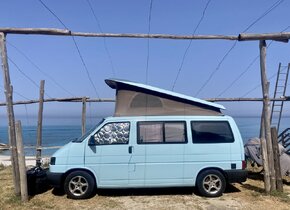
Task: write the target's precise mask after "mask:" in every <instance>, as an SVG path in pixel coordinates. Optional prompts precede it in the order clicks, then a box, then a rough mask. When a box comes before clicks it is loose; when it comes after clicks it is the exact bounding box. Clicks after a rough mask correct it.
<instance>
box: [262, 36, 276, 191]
mask: <svg viewBox="0 0 290 210" xmlns="http://www.w3.org/2000/svg"><path fill="white" fill-rule="evenodd" d="M260 68H261V84H262V94H263V112H264V126H265V139H266V144H267V152H268V161H269V162H268V165H269V174H270V183H271V191H273V190H276V176H275V169H274V158H273V149H272V140H271V123H270V117H271V116H270V100H269V84H268V81H267V75H266V41H265V40H261V41H260Z"/></svg>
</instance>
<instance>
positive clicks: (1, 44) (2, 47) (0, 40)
mask: <svg viewBox="0 0 290 210" xmlns="http://www.w3.org/2000/svg"><path fill="white" fill-rule="evenodd" d="M0 53H1V60H2V70H3V79H4V93H5V97H6V108H7V115H8V136H9V144H10V148H11V165H12V176H13V183H14V192H15V194H16V195H20V186H19V182H20V177H19V170H18V168H19V166H18V157H17V147H16V134H15V118H14V109H13V87H12V85H11V81H10V74H9V66H8V60H7V58H8V56H7V49H6V37H5V34H3V33H0Z"/></svg>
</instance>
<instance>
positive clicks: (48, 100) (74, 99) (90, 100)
mask: <svg viewBox="0 0 290 210" xmlns="http://www.w3.org/2000/svg"><path fill="white" fill-rule="evenodd" d="M82 98H83V97H72V98H47V99H43V102H82ZM87 102H115V99H111V98H99V99H89V98H87ZM36 103H39V100H37V99H36V100H27V101H15V102H14V103H13V105H23V104H36ZM0 106H6V102H0Z"/></svg>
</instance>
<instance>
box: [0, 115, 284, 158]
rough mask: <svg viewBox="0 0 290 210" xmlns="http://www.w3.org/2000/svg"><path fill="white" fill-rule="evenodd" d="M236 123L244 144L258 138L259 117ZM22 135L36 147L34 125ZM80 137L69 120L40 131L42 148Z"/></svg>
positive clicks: (0, 129) (0, 139) (1, 135)
mask: <svg viewBox="0 0 290 210" xmlns="http://www.w3.org/2000/svg"><path fill="white" fill-rule="evenodd" d="M233 118H234V120H235V121H236V123H237V125H238V127H239V130H240V132H241V135H242V138H243V141H244V143H245V142H247V140H248V139H250V138H252V137H258V136H259V132H260V121H261V118H260V117H253V116H250V117H245V116H242V117H233ZM100 120H101V118H96V119H93V120H90V122H89V123H87V126H86V130H89V129H90V128H92V127H93V126H94V125H96V124H97V123H98V122H99V121H100ZM280 127H281V128H280V131H283V130H284V129H285V128H288V127H290V117H285V118H282V119H281V123H280ZM22 135H23V142H24V146H26V147H33V146H35V145H36V136H37V127H36V125H31V124H30V125H23V126H22ZM80 136H81V124H80V120H77V121H76V120H75V119H73V120H71V121H70V120H69V119H66V120H65V121H63V122H59V121H58V123H57V124H49V125H43V129H42V146H43V147H50V146H63V145H65V144H67V143H68V142H70V141H72V140H73V139H76V138H78V137H80ZM0 143H6V144H8V129H7V126H3V125H2V126H0ZM56 150H57V149H55V148H54V149H45V150H43V151H42V155H43V156H51V155H52V154H53V153H54V152H55V151H56ZM35 153H36V151H35V149H33V148H26V149H25V154H26V155H27V156H34V155H35ZM0 154H1V155H9V151H2V152H1V153H0Z"/></svg>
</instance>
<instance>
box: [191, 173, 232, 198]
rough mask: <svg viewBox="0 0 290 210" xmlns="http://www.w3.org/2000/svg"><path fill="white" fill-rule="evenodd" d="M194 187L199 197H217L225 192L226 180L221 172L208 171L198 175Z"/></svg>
mask: <svg viewBox="0 0 290 210" xmlns="http://www.w3.org/2000/svg"><path fill="white" fill-rule="evenodd" d="M196 186H197V189H198V191H199V193H200V194H201V195H203V196H206V197H218V196H221V195H222V194H223V192H224V191H225V188H226V180H225V177H224V175H223V174H222V173H221V172H219V171H217V170H214V169H210V170H206V171H203V172H201V173H200V174H199V175H198V177H197V180H196Z"/></svg>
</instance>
